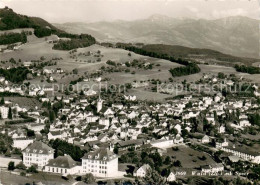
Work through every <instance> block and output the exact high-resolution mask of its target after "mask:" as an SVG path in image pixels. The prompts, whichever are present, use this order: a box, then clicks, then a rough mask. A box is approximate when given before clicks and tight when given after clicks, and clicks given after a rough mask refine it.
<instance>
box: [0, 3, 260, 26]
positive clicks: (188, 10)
mask: <svg viewBox="0 0 260 185" xmlns="http://www.w3.org/2000/svg"><path fill="white" fill-rule="evenodd" d="M4 6H8V7H9V8H12V9H13V10H14V11H16V12H18V13H21V14H25V15H29V16H37V17H41V18H44V19H46V20H47V21H49V22H52V23H63V22H95V21H111V20H118V19H121V20H135V19H144V18H147V17H149V16H151V15H153V14H162V15H167V16H170V17H188V18H195V19H197V18H206V19H217V18H222V17H227V16H236V15H242V16H248V17H252V18H255V19H258V18H259V15H260V14H259V3H258V1H257V0H0V7H4Z"/></svg>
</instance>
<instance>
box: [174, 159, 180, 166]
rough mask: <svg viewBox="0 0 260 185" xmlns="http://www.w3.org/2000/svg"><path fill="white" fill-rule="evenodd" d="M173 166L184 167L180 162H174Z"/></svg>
mask: <svg viewBox="0 0 260 185" xmlns="http://www.w3.org/2000/svg"><path fill="white" fill-rule="evenodd" d="M173 166H176V167H182V165H181V161H179V160H177V161H174V162H173Z"/></svg>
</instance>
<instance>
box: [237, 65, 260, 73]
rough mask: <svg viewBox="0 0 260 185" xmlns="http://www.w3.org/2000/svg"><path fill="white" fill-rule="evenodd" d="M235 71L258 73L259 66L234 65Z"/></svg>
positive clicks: (259, 71) (259, 70)
mask: <svg viewBox="0 0 260 185" xmlns="http://www.w3.org/2000/svg"><path fill="white" fill-rule="evenodd" d="M235 69H236V71H237V72H242V73H249V74H260V68H259V67H254V66H245V65H241V66H240V65H235Z"/></svg>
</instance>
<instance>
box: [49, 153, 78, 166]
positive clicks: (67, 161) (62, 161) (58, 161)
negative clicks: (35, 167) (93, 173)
mask: <svg viewBox="0 0 260 185" xmlns="http://www.w3.org/2000/svg"><path fill="white" fill-rule="evenodd" d="M76 165H77V163H76V161H74V160H73V159H72V158H71V157H70V156H69V155H66V156H59V157H57V158H55V159H51V160H50V161H49V163H48V164H47V166H51V167H59V168H73V167H75V166H76Z"/></svg>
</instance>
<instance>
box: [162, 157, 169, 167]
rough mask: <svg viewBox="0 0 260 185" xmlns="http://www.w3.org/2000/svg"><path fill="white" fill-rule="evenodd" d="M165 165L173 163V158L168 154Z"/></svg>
mask: <svg viewBox="0 0 260 185" xmlns="http://www.w3.org/2000/svg"><path fill="white" fill-rule="evenodd" d="M163 163H164V164H165V165H169V164H170V163H171V158H170V157H169V156H167V157H166V158H165V160H164V162H163Z"/></svg>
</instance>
